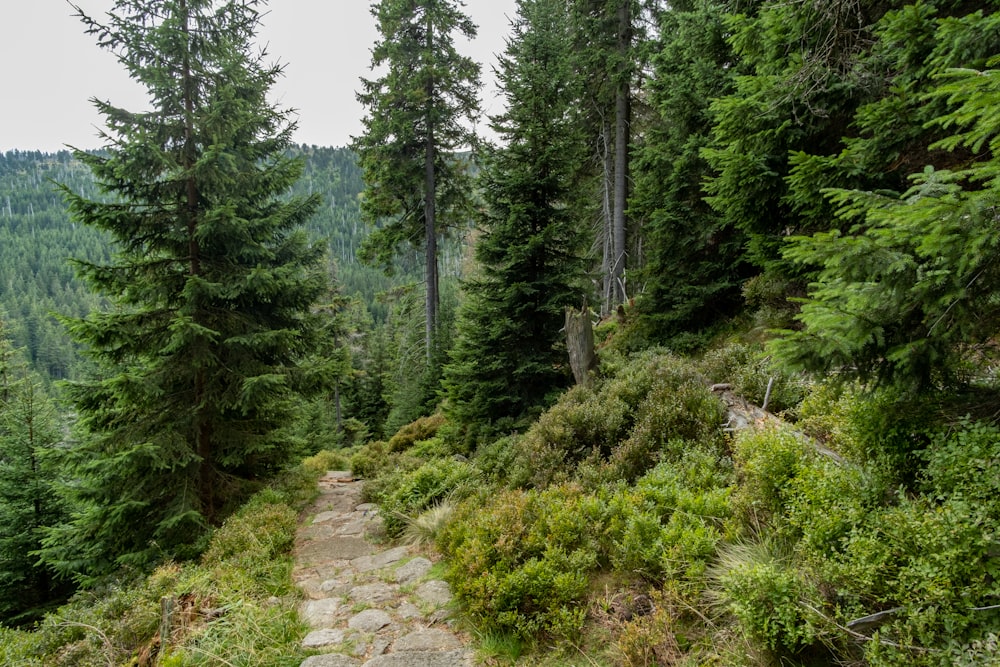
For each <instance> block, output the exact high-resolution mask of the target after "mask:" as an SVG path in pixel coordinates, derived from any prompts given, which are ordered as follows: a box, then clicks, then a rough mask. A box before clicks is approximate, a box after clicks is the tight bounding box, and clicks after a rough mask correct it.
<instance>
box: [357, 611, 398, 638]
mask: <svg viewBox="0 0 1000 667" xmlns="http://www.w3.org/2000/svg"><path fill="white" fill-rule="evenodd" d="M390 623H392V618H390V617H389V614H387V613H385V612H384V611H382V610H381V609H365V610H364V611H363V612H361V613H360V614H358V615H357V616H354V617H353V618H351V620H349V621H348V622H347V627H349V628H351V629H352V630H360V631H361V632H378V631H379V630H381V629H382V628H384V627H385V626H387V625H389V624H390Z"/></svg>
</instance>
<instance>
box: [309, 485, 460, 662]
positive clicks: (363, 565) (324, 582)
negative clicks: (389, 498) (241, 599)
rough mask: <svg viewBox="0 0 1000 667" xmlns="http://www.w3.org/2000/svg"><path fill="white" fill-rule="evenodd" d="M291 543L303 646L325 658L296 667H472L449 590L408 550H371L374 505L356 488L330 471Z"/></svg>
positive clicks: (374, 531)
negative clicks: (299, 595)
mask: <svg viewBox="0 0 1000 667" xmlns="http://www.w3.org/2000/svg"><path fill="white" fill-rule="evenodd" d="M319 487H320V496H319V498H318V499H317V500H316V502H315V503H314V504H313V506H312V507H311V508H310V509H309V510H308V512H307V515H306V516H307V518H306V520H305V521H304V522H303V523H302V524H301V525H300V526H299V530H298V533H297V535H296V539H295V569H294V571H293V574H292V576H293V577H294V579H295V581H296V582H297V583H298V585H299V587H300V588H301V589H302V590H303V592H304V593H305V596H306V601H305V602H303V603H302V606H301V608H300V610H299V611H300V613H301V615H302V617H303V619H305V620H306V622H307V623H308V624H309V626H310V627H311V628H312V631H311V632H310V633H309V634H308V635H307V636H306V638H305V639H304V640H303V642H302V643H303V646H304V647H305V648H309V649H315V650H317V651H321V652H322V654H320V655H314V656H312V657H310V658H306V660H305V661H304V662H302V665H301V667H471V665H473V664H474V661H473V652H472V651H471V650H470V649H468V648H467V643H468V642H467V640H466V638H464V637H463V636H462V635H461V634H459V633H458V632H456V631H454V630H453V629H452V624H453V623H452V621H451V619H450V617H449V616H450V615H449V610H448V603H449V602H450V601H451V591H450V590H449V588H448V584H447V583H445V582H444V581H440V580H437V579H434V578H432V577H431V576H430V571H431V568H432V567H433V564H432V563H431V561H430V560H428V559H427V558H426V557H424V556H421V555H419V553H418V551H417V550H416V549H414V548H411V547H405V546H400V547H389V548H382V547H379V546H376V544H375V543H374V540H373V539H372V538H373V536H377V535H378V534H379V532H380V530H381V519H380V518H379V516H378V511H377V509H376V507H375V506H374V505H367V504H362V502H361V482H359V481H355V480H353V479H352V478H351V475H350V473H347V472H329V473H327V474H326V475H325V476H324V477H323V478H322V479H320V482H319Z"/></svg>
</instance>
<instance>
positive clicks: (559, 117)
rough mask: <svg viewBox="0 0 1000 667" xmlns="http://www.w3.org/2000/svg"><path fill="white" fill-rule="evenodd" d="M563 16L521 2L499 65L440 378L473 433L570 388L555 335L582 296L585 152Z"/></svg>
mask: <svg viewBox="0 0 1000 667" xmlns="http://www.w3.org/2000/svg"><path fill="white" fill-rule="evenodd" d="M565 18H566V17H565V3H560V2H555V1H553V0H521V1H520V2H519V3H518V15H517V17H516V18H515V19H514V20H513V34H512V36H511V38H510V40H509V41H508V42H507V49H506V51H505V53H504V56H503V57H502V58H501V60H500V68H499V71H498V76H499V78H500V82H501V86H502V92H503V94H504V97H505V98H506V101H507V109H506V111H505V112H504V113H503V114H501V115H499V116H496V117H494V118H492V123H491V126H492V127H493V129H494V131H496V132H497V133H498V134H499V136H500V138H501V140H502V141H503V146H502V147H501V148H495V149H493V150H491V151H488V153H487V155H486V157H485V159H484V160H483V164H482V171H481V172H480V179H479V182H480V187H481V189H482V191H483V199H484V203H485V209H484V211H483V214H482V225H481V226H482V228H483V233H482V236H481V237H480V238H479V239H478V241H477V243H476V247H475V253H476V259H477V260H478V262H479V267H478V272H477V274H476V275H474V277H473V278H471V279H469V280H467V281H466V282H465V285H464V288H465V292H466V301H465V303H464V304H463V308H462V310H461V316H460V318H459V325H458V332H459V336H458V341H457V343H456V346H455V348H454V350H453V351H452V355H451V364H450V365H449V366H448V368H447V370H446V374H445V381H444V388H445V391H446V395H447V398H448V402H447V403H446V406H447V409H448V412H449V414H450V415H451V416H453V417H454V418H455V419H456V420H457V421H460V422H463V423H468V424H470V425H492V424H494V423H497V422H501V423H505V422H506V421H507V420H512V419H513V420H518V419H522V418H523V417H525V416H526V415H529V414H531V411H532V410H533V409H536V408H539V407H544V406H545V405H546V404H547V403H549V402H550V401H551V398H552V395H553V394H554V392H555V391H557V390H559V389H562V388H563V387H565V386H566V385H567V384H568V383H569V382H568V380H569V377H568V375H569V373H568V370H567V364H566V352H565V347H564V346H563V345H562V338H563V335H562V332H561V330H562V328H563V323H564V318H565V315H564V312H565V309H566V308H567V307H568V306H575V305H576V304H577V303H579V302H580V299H581V297H582V294H583V291H582V288H581V286H580V283H581V280H580V277H581V274H582V267H583V260H582V244H583V243H582V235H581V232H580V226H579V223H578V216H579V204H578V202H577V201H576V200H577V198H578V194H577V187H576V186H577V183H576V181H577V180H578V173H579V171H580V163H581V162H582V155H581V154H582V147H583V146H582V142H581V137H580V135H579V132H578V127H579V124H578V119H577V116H576V105H575V101H576V100H577V91H576V90H575V89H574V86H573V82H574V81H575V77H574V76H573V72H572V62H571V50H572V49H571V47H572V45H571V42H570V32H569V29H568V26H567V25H566V21H565ZM541 110H544V112H543V113H542V112H540V111H541Z"/></svg>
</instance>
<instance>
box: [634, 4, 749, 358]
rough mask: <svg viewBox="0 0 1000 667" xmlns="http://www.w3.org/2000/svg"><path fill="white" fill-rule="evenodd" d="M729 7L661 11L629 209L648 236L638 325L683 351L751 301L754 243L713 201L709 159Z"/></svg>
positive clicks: (725, 82)
mask: <svg viewBox="0 0 1000 667" xmlns="http://www.w3.org/2000/svg"><path fill="white" fill-rule="evenodd" d="M724 11H725V4H724V3H721V2H718V0H693V1H691V2H674V3H671V6H670V7H669V8H668V9H665V10H664V11H662V12H661V13H660V14H659V16H658V19H659V21H658V22H659V34H660V37H659V42H658V44H657V52H656V54H655V55H654V56H653V59H652V64H653V76H652V77H651V78H650V81H649V84H648V97H647V101H648V103H649V104H650V106H651V109H652V113H651V114H650V118H649V120H648V125H647V126H646V127H645V128H644V131H643V133H642V140H641V142H640V144H639V146H638V147H637V148H636V160H635V192H634V196H633V199H632V205H631V209H630V210H631V212H632V214H633V215H634V216H635V217H636V218H637V219H638V220H640V221H642V223H643V226H644V228H645V230H646V233H645V236H646V244H645V245H646V251H645V252H646V256H647V258H648V260H647V264H646V266H645V267H644V270H643V282H644V284H645V287H646V289H645V291H644V293H643V294H642V295H641V297H640V299H639V301H638V303H639V307H638V311H639V320H640V322H641V323H642V327H643V330H644V331H645V332H646V333H647V335H649V336H650V337H651V338H653V339H656V340H664V339H670V341H671V344H672V345H673V346H675V347H676V346H678V345H683V344H685V343H688V344H694V343H697V342H698V340H699V336H697V333H698V332H704V331H705V330H706V329H708V328H710V327H711V326H712V325H713V324H714V323H716V322H719V321H720V320H722V319H723V318H725V317H727V316H729V315H732V314H733V313H734V312H735V310H736V309H737V308H738V307H739V305H740V304H741V303H742V299H741V298H740V283H741V282H742V280H741V279H742V278H743V277H744V275H743V274H744V272H745V271H746V268H747V267H746V265H745V262H743V257H742V251H743V243H744V241H745V239H744V237H743V235H742V234H740V233H739V232H738V231H737V230H735V229H733V227H732V223H731V222H730V221H729V220H727V219H726V218H724V217H723V216H722V215H720V214H719V213H718V212H716V211H715V210H713V209H712V208H711V207H709V206H708V204H707V203H706V202H705V200H704V197H705V190H704V181H705V178H706V177H707V176H708V175H709V174H710V171H709V167H708V163H707V162H706V160H705V158H704V157H703V156H702V154H701V151H702V149H703V148H704V147H705V146H706V145H708V143H709V135H710V132H711V127H712V124H711V118H710V115H709V102H710V100H712V99H714V98H717V97H720V96H721V95H724V94H726V93H727V92H728V91H730V90H731V89H732V86H733V78H734V73H733V72H732V70H731V69H730V68H728V67H727V66H726V65H727V63H729V62H730V61H731V60H732V52H731V50H730V48H729V46H728V45H727V44H726V41H725V33H726V31H725V23H724V20H723V14H724Z"/></svg>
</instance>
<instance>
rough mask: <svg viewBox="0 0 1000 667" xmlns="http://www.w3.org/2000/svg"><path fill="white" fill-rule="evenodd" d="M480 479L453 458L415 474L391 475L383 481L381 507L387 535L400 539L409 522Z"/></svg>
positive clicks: (468, 466)
mask: <svg viewBox="0 0 1000 667" xmlns="http://www.w3.org/2000/svg"><path fill="white" fill-rule="evenodd" d="M475 477H476V473H475V469H474V468H473V467H472V466H470V465H469V464H467V463H462V462H459V461H456V460H454V459H450V458H444V459H435V460H432V461H428V462H427V463H424V464H423V465H421V466H420V467H418V468H416V469H415V470H401V471H398V472H394V473H388V474H386V475H384V476H383V477H382V478H380V480H379V488H380V489H381V494H380V495H378V496H377V497H376V498H375V501H376V502H378V504H379V509H380V513H381V515H382V519H383V520H384V522H385V530H386V533H387V534H388V535H389V536H390V537H398V536H399V535H401V534H402V532H403V530H404V529H405V528H406V524H407V519H408V518H409V517H415V516H416V515H417V514H419V513H421V512H423V511H424V510H427V509H429V508H431V507H432V506H433V505H435V504H436V503H438V502H440V501H442V500H444V499H445V498H446V497H448V496H449V495H450V494H451V493H452V492H453V491H455V489H457V488H458V487H460V486H461V485H463V484H468V483H469V482H471V481H472V480H474V479H475Z"/></svg>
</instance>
